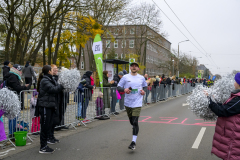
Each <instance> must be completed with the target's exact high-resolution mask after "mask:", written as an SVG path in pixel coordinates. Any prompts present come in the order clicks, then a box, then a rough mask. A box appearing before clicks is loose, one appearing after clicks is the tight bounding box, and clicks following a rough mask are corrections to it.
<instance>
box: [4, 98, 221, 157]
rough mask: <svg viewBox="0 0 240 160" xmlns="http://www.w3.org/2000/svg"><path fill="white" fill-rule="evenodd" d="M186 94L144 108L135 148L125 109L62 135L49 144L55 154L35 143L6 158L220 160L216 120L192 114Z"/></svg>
mask: <svg viewBox="0 0 240 160" xmlns="http://www.w3.org/2000/svg"><path fill="white" fill-rule="evenodd" d="M186 98H187V96H182V97H179V98H175V99H172V100H169V101H167V102H161V103H157V104H155V105H154V106H151V107H147V108H144V109H143V110H142V112H141V117H140V122H139V124H140V131H139V135H138V138H137V143H136V144H137V146H136V150H134V151H131V150H129V149H128V145H129V144H130V143H131V140H132V135H131V134H132V126H131V125H130V124H129V122H128V117H127V116H126V113H121V114H120V115H119V116H117V117H116V118H112V119H110V120H106V121H104V122H103V121H101V122H94V123H95V124H94V126H91V124H89V125H88V127H87V129H85V130H83V131H81V132H78V133H76V134H74V135H71V136H68V137H65V138H62V139H60V140H61V143H59V144H55V145H51V146H50V147H52V148H54V149H56V151H55V152H54V153H53V154H50V155H43V154H39V153H38V151H39V147H34V148H32V149H29V150H27V151H24V152H21V153H18V154H16V155H13V156H11V157H8V158H6V160H10V159H12V160H15V159H18V160H23V159H24V160H26V159H27V160H32V159H34V160H42V159H55V160H79V159H81V160H108V159H109V160H217V159H218V158H217V157H216V156H214V155H211V146H212V138H213V134H214V129H215V123H214V122H204V121H203V120H201V119H199V118H197V117H196V116H195V115H193V114H192V112H191V111H190V110H189V109H188V106H187V105H185V103H186ZM200 131H201V133H202V134H201V133H200ZM201 135H202V137H201ZM197 137H198V138H197ZM196 139H197V140H196ZM195 141H196V143H195ZM194 143H195V145H194V147H195V148H192V147H193V144H194Z"/></svg>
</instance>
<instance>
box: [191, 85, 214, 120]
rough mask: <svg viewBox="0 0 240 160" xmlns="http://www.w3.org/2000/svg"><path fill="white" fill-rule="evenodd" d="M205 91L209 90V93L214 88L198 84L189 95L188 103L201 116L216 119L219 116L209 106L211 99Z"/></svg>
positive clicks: (205, 118)
mask: <svg viewBox="0 0 240 160" xmlns="http://www.w3.org/2000/svg"><path fill="white" fill-rule="evenodd" d="M204 91H206V92H208V93H209V95H210V94H211V93H212V90H211V89H210V88H207V87H203V86H202V85H199V86H197V87H196V88H195V89H194V90H193V93H192V94H191V95H190V96H188V97H187V103H188V104H189V106H190V107H189V109H191V111H192V112H193V113H194V114H195V115H196V116H197V117H200V118H203V119H204V120H210V121H215V120H216V119H217V116H216V114H215V113H213V112H212V111H211V109H210V108H209V107H208V106H209V99H208V98H207V96H206V95H205V93H204Z"/></svg>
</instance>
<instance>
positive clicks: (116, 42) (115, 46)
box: [114, 40, 118, 48]
mask: <svg viewBox="0 0 240 160" xmlns="http://www.w3.org/2000/svg"><path fill="white" fill-rule="evenodd" d="M114 48H118V40H115V41H114Z"/></svg>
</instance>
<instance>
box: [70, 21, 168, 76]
mask: <svg viewBox="0 0 240 160" xmlns="http://www.w3.org/2000/svg"><path fill="white" fill-rule="evenodd" d="M124 31H125V32H124ZM102 42H103V57H104V59H109V57H110V55H111V56H113V54H114V58H115V59H125V58H124V55H125V57H126V56H127V55H128V56H127V57H131V58H133V57H132V56H133V54H135V55H138V58H137V59H136V61H138V62H139V63H141V65H144V66H146V68H145V73H147V74H149V75H150V76H154V75H161V74H163V73H164V74H168V70H166V69H163V68H159V66H160V64H163V63H165V62H167V61H169V60H170V59H171V58H170V57H171V43H170V42H169V41H168V40H166V39H165V38H164V37H162V36H161V35H160V34H158V33H157V32H155V31H154V30H153V29H151V28H150V27H148V26H146V25H120V26H107V27H106V32H105V34H103V35H102ZM91 46H92V45H91V43H90V42H89V43H87V44H86V46H85V48H84V49H83V51H82V53H81V61H80V67H79V68H80V69H82V70H91V65H92V62H93V54H92V52H91ZM125 60H127V59H125ZM84 62H85V63H84ZM73 63H74V62H73ZM73 66H74V65H73Z"/></svg>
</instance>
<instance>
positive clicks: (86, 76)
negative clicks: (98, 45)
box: [82, 71, 95, 119]
mask: <svg viewBox="0 0 240 160" xmlns="http://www.w3.org/2000/svg"><path fill="white" fill-rule="evenodd" d="M92 74H93V72H92V71H87V72H86V73H85V74H84V75H83V77H82V80H83V79H85V80H86V85H85V87H84V100H85V101H84V103H83V106H82V118H84V119H85V118H86V117H87V113H86V112H87V107H88V104H89V101H90V99H91V98H92V90H93V89H95V86H94V85H91V78H90V77H91V76H92Z"/></svg>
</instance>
